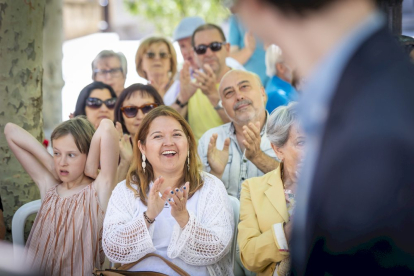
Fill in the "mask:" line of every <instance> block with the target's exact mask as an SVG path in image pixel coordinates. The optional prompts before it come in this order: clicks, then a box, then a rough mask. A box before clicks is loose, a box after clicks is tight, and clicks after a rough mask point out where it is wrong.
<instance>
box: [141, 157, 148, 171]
mask: <svg viewBox="0 0 414 276" xmlns="http://www.w3.org/2000/svg"><path fill="white" fill-rule="evenodd" d="M145 160H147V158H146V157H145V154H142V170H143V171H144V173H145V167H146V166H147V163H145Z"/></svg>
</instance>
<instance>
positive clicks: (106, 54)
mask: <svg viewBox="0 0 414 276" xmlns="http://www.w3.org/2000/svg"><path fill="white" fill-rule="evenodd" d="M110 57H116V58H117V59H118V60H119V63H121V69H122V74H124V77H125V78H126V75H127V71H128V70H127V60H126V57H125V55H124V54H123V53H121V52H118V53H115V52H114V51H112V50H103V51H101V52H100V53H99V54H98V55H97V56H96V57H95V59H94V60H93V61H92V79H93V80H94V79H95V72H94V71H95V69H96V63H97V62H98V60H101V59H104V58H110Z"/></svg>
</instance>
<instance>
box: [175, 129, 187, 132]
mask: <svg viewBox="0 0 414 276" xmlns="http://www.w3.org/2000/svg"><path fill="white" fill-rule="evenodd" d="M173 131H181V132H184V131H182V130H181V129H174V130H173Z"/></svg>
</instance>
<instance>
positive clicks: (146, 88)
mask: <svg viewBox="0 0 414 276" xmlns="http://www.w3.org/2000/svg"><path fill="white" fill-rule="evenodd" d="M134 93H139V94H140V96H141V97H144V95H145V96H151V97H153V98H154V103H156V104H158V105H159V106H160V105H164V101H163V100H162V97H161V96H160V94H159V93H158V91H157V90H156V89H155V88H154V87H153V86H152V85H146V84H142V83H135V84H132V85H130V86H129V87H127V88H125V89H124V91H122V93H121V94H120V95H119V98H118V100H117V101H116V104H115V109H114V113H115V117H114V121H115V122H120V123H121V125H122V131H123V132H124V133H128V134H130V133H129V132H128V130H127V128H126V126H125V121H124V116H122V111H121V107H122V104H123V103H124V101H125V100H128V99H129V98H131V96H132V94H134Z"/></svg>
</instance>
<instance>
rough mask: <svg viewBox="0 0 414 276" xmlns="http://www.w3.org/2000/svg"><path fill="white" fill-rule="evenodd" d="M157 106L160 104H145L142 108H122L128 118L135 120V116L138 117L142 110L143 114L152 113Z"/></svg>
mask: <svg viewBox="0 0 414 276" xmlns="http://www.w3.org/2000/svg"><path fill="white" fill-rule="evenodd" d="M157 106H158V104H156V103H149V104H143V105H141V106H133V105H131V106H124V107H121V111H122V113H124V114H125V116H127V117H128V118H134V117H135V116H137V114H138V110H140V109H141V111H142V113H144V114H147V113H148V112H150V111H151V110H153V109H154V108H156V107H157Z"/></svg>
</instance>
